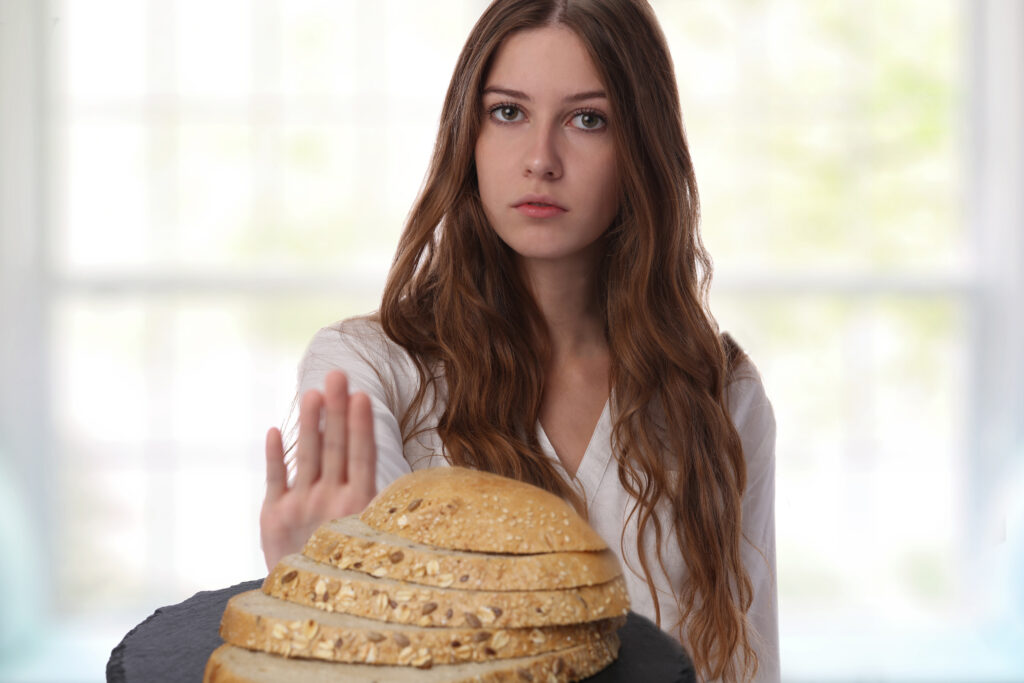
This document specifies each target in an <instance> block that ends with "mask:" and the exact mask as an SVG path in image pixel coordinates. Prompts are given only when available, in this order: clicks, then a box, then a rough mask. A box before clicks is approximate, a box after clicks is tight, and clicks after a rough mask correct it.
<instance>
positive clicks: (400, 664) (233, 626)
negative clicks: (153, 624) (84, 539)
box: [204, 467, 629, 683]
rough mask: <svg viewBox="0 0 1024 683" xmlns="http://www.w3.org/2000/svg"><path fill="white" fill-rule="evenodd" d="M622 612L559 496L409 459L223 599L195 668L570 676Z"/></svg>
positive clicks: (586, 666) (306, 676)
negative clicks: (217, 641)
mask: <svg viewBox="0 0 1024 683" xmlns="http://www.w3.org/2000/svg"><path fill="white" fill-rule="evenodd" d="M628 610H629V598H628V596H627V593H626V587H625V583H624V581H623V578H622V571H621V568H620V565H619V562H618V559H617V558H616V557H615V555H614V554H613V553H612V552H611V551H610V550H609V549H608V547H607V546H606V545H605V543H604V541H603V540H602V539H601V537H600V536H599V535H598V534H597V533H596V532H595V531H594V530H593V529H592V528H591V527H590V526H589V525H588V524H587V523H586V522H585V521H584V520H583V519H582V518H581V517H580V516H579V515H577V514H576V512H575V511H574V510H573V509H572V507H571V506H569V505H568V504H567V503H566V502H565V501H563V500H562V499H560V498H558V497H557V496H555V495H553V494H551V493H548V492H546V491H543V490H541V489H539V488H537V487H534V486H530V485H528V484H524V483H521V482H517V481H514V480H511V479H507V478H504V477H499V476H496V475H493V474H488V473H484V472H477V471H474V470H468V469H464V468H458V467H439V468H434V469H429V470H420V471H418V472H413V473H412V474H408V475H406V476H404V477H402V478H400V479H398V480H397V481H395V482H394V483H393V484H391V485H390V486H389V487H387V488H386V489H384V490H383V491H382V492H381V493H380V494H379V495H378V496H377V497H376V498H374V500H373V501H372V502H371V503H370V505H369V506H368V507H367V508H366V510H364V511H363V513H362V514H361V515H359V516H351V517H345V518H343V519H336V520H332V521H330V522H328V523H326V524H324V525H322V526H321V527H320V528H319V529H317V531H316V532H315V533H314V534H313V535H312V536H311V537H310V539H309V541H308V542H307V543H306V546H305V547H304V548H303V551H302V553H301V554H294V555H288V556H286V557H285V558H283V559H282V560H281V561H280V562H279V563H278V564H277V566H276V567H275V568H274V570H273V571H272V572H270V574H269V575H268V576H267V578H266V580H265V581H264V582H263V586H262V589H260V590H254V591H249V592H245V593H241V594H239V595H236V596H234V597H233V598H232V599H231V600H230V601H229V602H228V605H227V608H226V609H225V612H224V617H223V619H222V622H221V629H220V631H221V636H222V637H223V639H224V640H225V644H224V645H222V646H221V647H220V648H218V649H217V650H215V651H214V652H213V654H212V655H211V656H210V659H209V661H208V663H207V667H206V674H205V677H204V681H208V682H210V683H220V682H222V681H231V682H232V683H236V682H239V683H240V682H242V681H251V682H253V683H256V682H259V683H263V682H264V681H291V680H303V681H313V682H319V681H338V680H344V681H392V680H393V681H425V682H426V681H537V682H538V683H539V682H542V681H543V682H545V683H547V682H548V681H575V680H580V679H582V678H586V677H588V676H590V675H592V674H594V673H596V672H598V671H600V670H601V669H603V668H604V667H606V666H607V665H608V664H610V663H611V662H612V661H613V660H614V659H615V658H616V657H617V655H618V649H619V640H618V635H617V631H618V629H619V628H620V627H621V626H622V625H623V624H624V623H625V615H626V613H627V612H628Z"/></svg>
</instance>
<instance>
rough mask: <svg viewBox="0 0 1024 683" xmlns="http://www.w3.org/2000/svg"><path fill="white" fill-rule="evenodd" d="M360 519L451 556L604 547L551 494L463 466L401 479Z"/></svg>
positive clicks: (418, 473)
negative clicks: (461, 552)
mask: <svg viewBox="0 0 1024 683" xmlns="http://www.w3.org/2000/svg"><path fill="white" fill-rule="evenodd" d="M360 519H362V520H363V521H364V522H365V523H366V524H367V525H369V526H370V527H372V528H374V529H377V530H378V531H384V532H387V533H389V534H394V535H395V536H400V537H402V538H408V539H410V540H413V541H416V542H417V543H426V544H428V545H432V546H436V547H438V548H447V549H450V550H470V551H474V552H485V553H515V554H530V553H550V552H566V551H599V550H606V549H607V548H608V546H607V544H606V543H605V542H604V539H602V538H601V536H600V535H599V534H598V533H597V532H596V531H594V530H593V529H592V528H591V527H590V525H589V524H587V522H586V521H585V520H584V519H583V518H582V517H580V516H579V515H578V514H577V513H576V511H575V510H574V509H573V508H572V506H571V505H569V504H568V503H567V502H566V501H564V500H562V499H561V498H559V497H558V496H556V495H555V494H553V493H550V492H548V491H545V490H543V489H541V488H538V487H536V486H533V485H531V484H526V483H523V482H521V481H516V480H514V479H509V478H507V477H501V476H498V475H496V474H491V473H489V472H480V471H477V470H471V469H467V468H464V467H434V468H430V469H425V470H418V471H416V472H412V473H411V474H407V475H405V476H403V477H401V478H400V479H397V480H396V481H394V482H392V484H391V485H390V486H388V487H387V488H385V489H384V490H383V491H381V492H380V493H378V494H377V496H376V497H375V498H374V499H373V500H372V501H371V502H370V504H369V505H368V506H367V507H366V509H365V510H363V513H362V514H361V515H360ZM481 522H484V523H481ZM492 524H493V525H494V526H492ZM496 528H497V529H500V531H496Z"/></svg>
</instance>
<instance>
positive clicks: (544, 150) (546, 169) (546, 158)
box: [523, 126, 562, 180]
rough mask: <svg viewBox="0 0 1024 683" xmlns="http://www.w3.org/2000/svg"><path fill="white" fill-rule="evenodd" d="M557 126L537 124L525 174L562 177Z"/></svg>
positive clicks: (528, 148)
mask: <svg viewBox="0 0 1024 683" xmlns="http://www.w3.org/2000/svg"><path fill="white" fill-rule="evenodd" d="M557 134H558V131H557V128H556V126H537V127H536V128H535V129H534V130H533V135H532V137H531V139H530V142H529V143H528V146H527V150H526V152H527V154H526V159H525V164H524V166H525V168H524V171H523V175H524V176H527V177H530V176H533V177H537V178H542V179H544V180H555V179H557V178H561V177H562V158H561V154H560V153H559V151H558V141H557Z"/></svg>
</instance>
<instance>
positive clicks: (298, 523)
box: [260, 371, 377, 570]
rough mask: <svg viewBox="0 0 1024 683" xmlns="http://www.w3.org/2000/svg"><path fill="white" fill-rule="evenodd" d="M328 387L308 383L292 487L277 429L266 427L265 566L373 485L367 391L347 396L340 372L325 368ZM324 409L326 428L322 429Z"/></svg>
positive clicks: (365, 497) (365, 499)
mask: <svg viewBox="0 0 1024 683" xmlns="http://www.w3.org/2000/svg"><path fill="white" fill-rule="evenodd" d="M324 389H325V391H324V392H323V393H322V394H321V393H320V392H319V391H316V390H315V389H311V390H309V391H307V392H306V393H305V394H304V395H303V397H302V403H301V404H300V406H299V440H298V443H297V444H296V447H295V462H296V466H297V472H296V476H295V480H294V482H293V483H292V485H291V487H289V486H288V473H287V468H286V466H285V462H284V446H283V444H282V442H281V432H280V431H279V430H277V429H276V428H271V429H270V431H269V432H267V495H266V497H265V498H264V499H263V507H262V509H261V510H260V542H261V544H262V545H263V556H264V558H265V559H266V562H267V569H268V570H269V569H273V567H274V566H275V565H276V564H277V561H278V560H280V559H281V558H282V557H284V556H285V555H287V554H289V553H294V552H298V551H299V550H301V549H302V546H303V545H304V544H305V542H306V539H308V538H309V536H310V535H311V534H312V533H313V532H314V531H316V529H317V527H319V526H320V525H321V524H322V523H324V522H326V521H327V520H330V519H335V518H337V517H345V516H347V515H353V514H356V513H359V512H362V510H363V508H365V507H366V505H367V503H369V502H370V500H371V499H372V498H373V496H374V495H375V494H376V492H377V486H376V479H375V477H376V471H377V446H376V444H375V442H374V438H373V412H372V410H371V407H370V399H369V397H368V396H367V395H366V394H362V393H357V394H352V395H351V396H349V393H348V379H347V378H346V377H345V374H344V373H342V372H338V371H333V372H331V373H329V374H328V375H327V379H326V385H325V387H324ZM321 414H322V415H323V429H321Z"/></svg>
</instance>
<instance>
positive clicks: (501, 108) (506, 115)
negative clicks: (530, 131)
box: [491, 104, 523, 123]
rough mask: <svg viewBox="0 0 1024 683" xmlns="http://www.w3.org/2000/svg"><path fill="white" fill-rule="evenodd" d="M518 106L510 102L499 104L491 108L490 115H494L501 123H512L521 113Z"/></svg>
mask: <svg viewBox="0 0 1024 683" xmlns="http://www.w3.org/2000/svg"><path fill="white" fill-rule="evenodd" d="M522 113H523V112H521V111H520V110H519V107H517V106H515V105H512V104H499V105H498V106H496V107H492V108H491V116H493V117H495V118H497V119H498V121H500V122H501V123H512V122H513V121H517V120H519V115H520V114H522Z"/></svg>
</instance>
